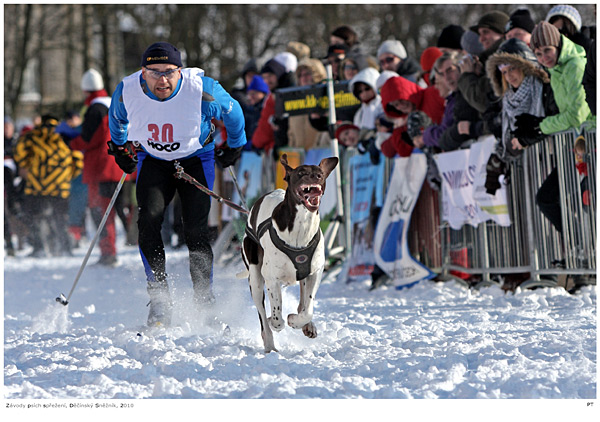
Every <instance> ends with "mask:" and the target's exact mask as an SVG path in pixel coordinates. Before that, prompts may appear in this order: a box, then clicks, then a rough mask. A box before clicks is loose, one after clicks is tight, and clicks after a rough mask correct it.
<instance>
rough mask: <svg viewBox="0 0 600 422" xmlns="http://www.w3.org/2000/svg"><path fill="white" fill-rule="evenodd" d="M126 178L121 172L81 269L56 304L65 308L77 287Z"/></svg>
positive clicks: (125, 174)
mask: <svg viewBox="0 0 600 422" xmlns="http://www.w3.org/2000/svg"><path fill="white" fill-rule="evenodd" d="M126 177H127V173H125V172H123V175H122V176H121V180H119V184H118V185H117V188H116V189H115V193H113V196H112V198H111V200H110V203H109V204H108V207H107V208H106V212H105V213H104V217H102V221H101V222H100V226H98V230H97V231H96V234H95V235H94V238H93V239H92V243H90V247H89V248H88V251H87V253H86V254H85V258H83V262H82V263H81V267H79V272H78V273H77V276H76V277H75V282H74V283H73V287H71V291H70V292H69V296H67V297H65V295H64V294H62V293H61V294H60V296H59V297H57V298H56V301H57V302H58V303H60V304H61V305H64V306H67V305H68V304H69V300H70V299H71V295H72V294H73V290H75V286H76V285H77V282H78V281H79V278H80V277H81V274H82V273H83V269H84V268H85V266H86V264H87V262H88V259H89V258H90V255H91V253H92V249H94V246H95V245H96V241H97V240H98V237H100V232H101V231H102V229H103V228H104V224H106V220H107V219H108V214H110V211H111V210H112V208H113V205H115V201H116V200H117V196H119V192H120V191H121V187H122V186H123V183H124V182H125V178H126Z"/></svg>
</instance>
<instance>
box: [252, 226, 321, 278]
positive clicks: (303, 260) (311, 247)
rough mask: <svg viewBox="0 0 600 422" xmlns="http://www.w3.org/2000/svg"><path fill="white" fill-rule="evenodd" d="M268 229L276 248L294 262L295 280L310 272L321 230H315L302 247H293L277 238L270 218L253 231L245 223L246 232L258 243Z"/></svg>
mask: <svg viewBox="0 0 600 422" xmlns="http://www.w3.org/2000/svg"><path fill="white" fill-rule="evenodd" d="M266 230H269V235H270V236H271V241H272V242H273V244H274V245H275V247H276V248H277V249H279V250H280V251H281V252H283V253H284V254H286V255H287V256H288V258H290V260H291V261H292V263H293V264H294V267H295V268H296V280H303V279H305V278H306V277H308V275H309V274H310V264H311V262H312V257H313V255H314V254H315V249H317V245H318V244H319V240H321V230H317V232H316V233H315V235H314V236H313V238H312V240H311V241H310V242H309V243H308V245H306V247H304V248H293V247H291V246H289V245H288V244H287V243H285V242H284V241H283V240H281V239H280V238H279V236H278V235H277V231H276V230H275V227H273V222H272V219H271V218H268V219H266V220H265V221H263V222H262V223H260V225H259V226H258V230H256V231H254V230H253V229H251V228H249V227H248V225H246V234H248V236H249V237H250V238H251V239H252V240H254V241H255V242H256V243H257V244H259V245H260V240H259V239H260V238H261V237H262V235H263V234H265V231H266Z"/></svg>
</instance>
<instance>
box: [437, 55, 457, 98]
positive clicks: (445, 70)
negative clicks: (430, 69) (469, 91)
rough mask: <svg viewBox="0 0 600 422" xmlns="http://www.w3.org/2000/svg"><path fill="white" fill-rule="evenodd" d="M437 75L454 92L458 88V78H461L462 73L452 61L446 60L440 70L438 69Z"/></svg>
mask: <svg viewBox="0 0 600 422" xmlns="http://www.w3.org/2000/svg"><path fill="white" fill-rule="evenodd" d="M436 73H437V74H438V75H439V76H440V77H441V78H443V79H444V82H445V83H446V87H447V88H448V89H449V90H450V91H452V92H454V91H456V89H457V88H458V78H459V77H460V71H459V70H458V67H457V66H455V65H454V64H453V63H452V61H451V60H446V61H445V62H443V63H442V65H441V66H440V67H439V69H436Z"/></svg>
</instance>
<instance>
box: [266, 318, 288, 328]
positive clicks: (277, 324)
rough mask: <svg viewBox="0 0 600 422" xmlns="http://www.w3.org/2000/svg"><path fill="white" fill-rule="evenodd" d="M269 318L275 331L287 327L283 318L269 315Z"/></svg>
mask: <svg viewBox="0 0 600 422" xmlns="http://www.w3.org/2000/svg"><path fill="white" fill-rule="evenodd" d="M268 320H269V325H270V326H271V328H272V329H273V330H275V331H281V330H283V328H284V327H285V324H284V323H283V320H282V319H281V318H278V317H275V318H273V317H269V318H268Z"/></svg>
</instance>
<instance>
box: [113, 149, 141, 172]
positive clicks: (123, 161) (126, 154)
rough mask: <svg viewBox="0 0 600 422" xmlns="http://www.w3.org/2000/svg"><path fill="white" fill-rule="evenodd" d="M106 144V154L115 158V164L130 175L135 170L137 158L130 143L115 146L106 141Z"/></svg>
mask: <svg viewBox="0 0 600 422" xmlns="http://www.w3.org/2000/svg"><path fill="white" fill-rule="evenodd" d="M106 144H107V145H108V154H109V155H112V156H113V157H115V162H116V163H117V165H118V166H119V167H120V168H121V170H123V171H124V172H125V173H127V174H131V173H133V172H134V171H135V170H136V169H137V164H138V158H137V154H136V153H135V148H134V147H133V144H132V143H131V142H125V143H124V144H123V145H117V144H115V143H114V142H113V141H108V142H107V143H106Z"/></svg>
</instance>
